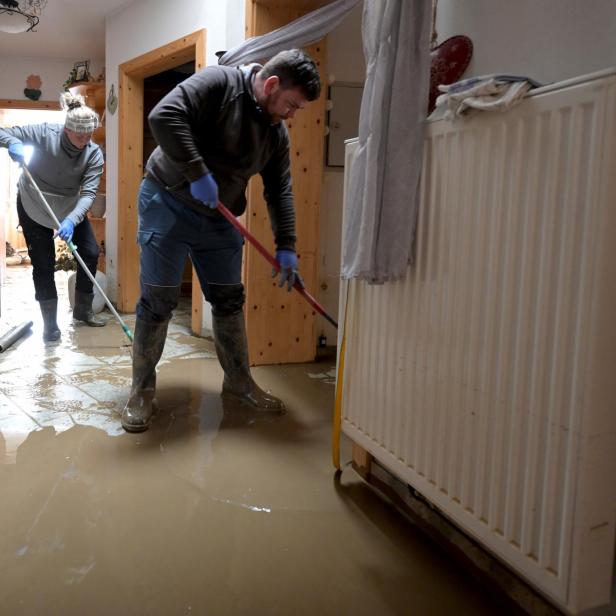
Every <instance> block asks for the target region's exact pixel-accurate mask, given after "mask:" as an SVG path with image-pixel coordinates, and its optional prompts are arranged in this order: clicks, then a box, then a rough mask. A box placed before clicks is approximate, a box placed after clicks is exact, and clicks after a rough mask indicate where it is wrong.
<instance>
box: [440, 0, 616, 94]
mask: <svg viewBox="0 0 616 616" xmlns="http://www.w3.org/2000/svg"><path fill="white" fill-rule="evenodd" d="M436 29H437V32H438V41H439V42H441V41H443V40H445V39H446V38H448V37H450V36H453V35H454V34H466V35H467V36H469V37H470V38H471V40H472V41H473V43H474V53H473V59H472V61H471V65H470V66H469V68H468V70H467V72H466V75H465V76H473V75H483V74H486V73H497V72H501V73H502V72H507V73H516V74H522V75H529V76H531V77H533V78H535V79H536V80H538V81H540V82H542V83H550V82H554V81H561V80H563V79H567V78H570V77H575V76H577V75H582V74H584V73H589V72H593V71H596V70H600V69H603V68H607V67H612V66H616V2H615V1H614V0H516V1H515V2H512V1H511V0H472V2H461V1H460V0H440V2H439V3H438V14H437V23H436Z"/></svg>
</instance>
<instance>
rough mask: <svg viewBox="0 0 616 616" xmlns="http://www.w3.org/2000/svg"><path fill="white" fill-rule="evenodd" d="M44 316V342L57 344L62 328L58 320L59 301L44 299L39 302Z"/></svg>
mask: <svg viewBox="0 0 616 616" xmlns="http://www.w3.org/2000/svg"><path fill="white" fill-rule="evenodd" d="M39 304H40V306H41V314H42V315H43V340H44V341H45V342H55V341H56V340H60V328H59V327H58V322H57V320H56V318H57V315H58V300H57V299H44V300H41V301H40V302H39Z"/></svg>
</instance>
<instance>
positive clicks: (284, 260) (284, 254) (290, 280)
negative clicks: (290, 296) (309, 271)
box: [272, 250, 301, 291]
mask: <svg viewBox="0 0 616 616" xmlns="http://www.w3.org/2000/svg"><path fill="white" fill-rule="evenodd" d="M276 261H278V263H279V264H280V278H279V279H278V286H279V287H282V286H284V284H285V283H286V285H287V291H290V290H291V289H292V288H293V285H294V284H295V279H296V278H297V279H298V280H299V281H300V282H301V278H300V277H299V273H298V271H297V255H296V254H295V251H294V250H277V251H276ZM275 275H276V270H274V272H273V273H272V276H275Z"/></svg>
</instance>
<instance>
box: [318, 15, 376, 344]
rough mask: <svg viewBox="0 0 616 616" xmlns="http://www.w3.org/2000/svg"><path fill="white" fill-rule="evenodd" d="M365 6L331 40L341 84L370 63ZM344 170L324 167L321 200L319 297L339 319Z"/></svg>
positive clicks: (325, 328)
mask: <svg viewBox="0 0 616 616" xmlns="http://www.w3.org/2000/svg"><path fill="white" fill-rule="evenodd" d="M362 6H363V5H362V4H361V3H360V4H359V5H358V6H357V7H356V8H355V9H353V11H351V13H349V15H348V16H347V17H346V19H345V20H344V21H343V22H342V23H341V24H340V25H339V26H338V27H337V28H336V29H335V30H333V31H332V32H330V34H329V35H328V39H327V66H328V71H329V76H328V75H322V78H323V81H324V82H325V81H327V80H330V81H331V79H332V78H333V79H334V80H335V81H338V82H355V83H363V82H364V79H365V72H366V63H365V61H364V52H363V46H362V36H361V19H362ZM343 176H344V169H343V168H342V167H324V170H323V192H322V200H321V229H320V232H321V247H320V249H321V255H320V256H321V258H320V263H319V288H318V289H315V290H314V293H315V296H316V297H317V299H318V300H319V302H320V303H321V304H322V305H323V306H324V308H325V309H326V311H327V312H328V313H329V314H330V315H332V316H333V317H334V319H337V314H338V295H339V289H340V242H341V230H342V186H343ZM317 331H318V332H319V334H320V333H323V334H325V336H326V339H327V344H330V345H333V344H336V331H335V329H334V328H333V327H332V326H331V325H330V324H329V323H327V321H325V319H319V320H318V321H317Z"/></svg>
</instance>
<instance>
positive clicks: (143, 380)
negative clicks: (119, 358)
mask: <svg viewBox="0 0 616 616" xmlns="http://www.w3.org/2000/svg"><path fill="white" fill-rule="evenodd" d="M168 324H169V321H163V322H162V323H148V322H147V321H144V320H143V319H140V318H139V317H137V322H136V323H135V336H134V340H133V384H132V387H131V390H130V397H129V399H128V402H127V403H126V406H125V407H124V410H123V411H122V427H123V428H124V429H125V430H126V431H127V432H144V431H145V430H147V429H148V428H149V427H150V424H151V423H152V413H153V412H154V406H153V405H154V394H155V392H156V364H158V361H159V360H160V356H161V355H162V354H163V348H164V347H165V339H166V338H167V325H168Z"/></svg>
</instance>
